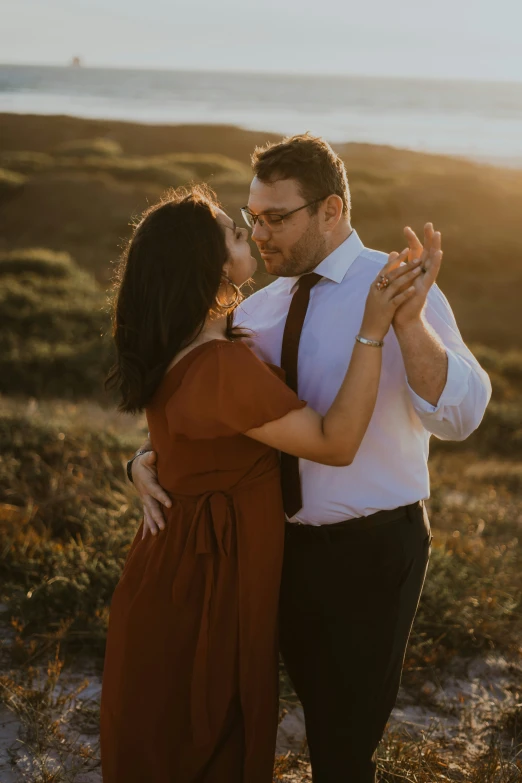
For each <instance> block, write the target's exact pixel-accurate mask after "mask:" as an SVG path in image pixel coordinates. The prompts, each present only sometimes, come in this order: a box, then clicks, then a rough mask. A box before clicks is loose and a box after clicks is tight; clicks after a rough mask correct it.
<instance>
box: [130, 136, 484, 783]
mask: <svg viewBox="0 0 522 783" xmlns="http://www.w3.org/2000/svg"><path fill="white" fill-rule="evenodd" d="M253 171H254V175H255V176H254V179H253V181H252V184H251V188H250V197H249V200H248V206H247V207H245V208H244V210H243V215H244V217H245V220H246V221H247V223H248V224H249V225H250V226H251V227H252V237H253V239H254V241H255V242H256V244H257V246H258V248H259V250H260V253H261V256H262V258H263V260H264V262H265V265H266V268H267V271H268V272H270V273H271V274H274V275H278V276H279V279H278V280H276V281H275V282H274V283H272V284H271V285H269V286H268V287H266V288H264V289H262V290H261V291H258V292H257V293H255V294H254V295H253V296H251V297H250V298H249V299H247V300H246V301H245V302H244V303H243V305H242V306H241V308H240V310H239V311H238V313H237V316H238V317H237V319H236V322H237V323H238V324H239V325H241V326H244V327H248V328H249V329H251V330H252V338H251V345H252V348H253V349H254V350H255V352H256V353H257V355H258V356H259V357H260V358H261V359H263V360H265V361H269V362H271V363H273V364H280V365H281V366H282V367H283V368H284V369H286V370H287V379H288V382H289V383H291V385H293V386H294V387H295V388H296V390H297V391H298V393H299V396H300V397H301V399H304V400H306V401H307V402H308V403H309V404H310V405H311V406H312V407H313V408H315V410H317V411H318V412H319V413H325V412H326V410H327V409H328V407H329V406H330V404H331V402H332V400H333V399H334V397H335V395H336V393H337V391H338V388H339V386H340V384H341V381H342V378H343V376H344V373H345V371H346V367H347V365H348V363H349V360H350V355H351V351H352V345H353V341H354V339H355V337H356V335H357V330H358V327H359V325H360V323H361V317H362V313H363V309H364V302H365V297H366V292H367V291H368V286H369V284H370V282H371V280H372V279H373V278H374V277H375V275H376V272H378V269H379V267H382V266H383V265H384V263H385V262H386V255H385V254H384V253H380V252H377V251H374V250H368V249H366V248H365V247H364V246H363V244H362V242H361V240H360V239H359V237H358V235H357V233H356V232H355V230H353V229H352V226H351V223H350V194H349V188H348V181H347V177H346V171H345V167H344V164H343V162H342V161H341V160H340V158H339V157H338V156H337V155H335V153H334V152H333V150H332V149H331V148H330V147H329V145H328V144H326V142H324V141H323V140H321V139H316V138H312V137H311V136H309V135H304V136H297V137H293V138H290V139H286V140H284V141H283V142H281V143H279V144H275V145H271V146H269V147H267V148H265V149H258V150H256V152H255V154H254V156H253ZM332 195H334V196H335V198H331V196H332ZM405 233H406V236H407V238H408V244H409V246H410V253H411V255H412V256H419V255H420V254H421V253H423V247H422V246H421V244H420V242H419V240H418V239H417V237H416V236H415V234H414V233H413V231H411V229H406V230H405ZM439 243H440V234H439V233H438V232H434V231H433V227H432V226H431V224H427V226H426V228H425V247H424V255H423V258H424V259H427V258H428V253H427V251H429V249H430V248H433V247H434V246H435V247H437V246H438V245H439ZM423 271H424V272H425V274H424V275H420V276H419V278H418V279H417V281H416V282H415V287H416V292H415V295H414V296H413V297H412V298H411V299H410V300H409V302H408V303H407V304H405V305H404V306H403V307H401V308H400V310H399V311H398V312H397V315H396V318H395V320H394V324H393V327H394V328H393V331H390V333H389V334H388V336H387V338H386V340H385V345H384V348H383V349H382V350H383V365H382V373H381V383H380V390H379V396H378V400H377V405H376V408H375V412H374V415H373V418H372V422H371V424H370V426H369V429H368V432H367V434H366V436H365V438H364V441H363V443H362V446H361V448H360V450H359V452H358V454H357V456H356V458H355V460H354V462H353V463H352V464H351V465H350V466H348V467H329V466H325V465H318V464H315V463H312V462H309V461H307V460H299V464H297V460H296V459H295V458H293V457H289V456H288V455H282V483H283V495H284V500H285V511H286V514H287V520H288V521H287V531H286V544H285V563H284V569H283V580H282V588H281V612H280V617H281V626H280V629H281V630H280V639H281V650H282V654H283V657H284V660H285V663H286V666H287V669H288V672H289V674H290V677H291V679H292V681H293V683H294V686H295V688H296V691H297V694H298V696H299V698H300V699H301V702H302V704H303V708H304V713H305V720H306V731H307V738H308V744H309V748H310V757H311V762H312V771H313V779H314V781H315V783H341V781H346V783H370V782H371V781H374V780H375V770H376V763H375V752H376V748H377V745H378V743H379V741H380V739H381V737H382V734H383V731H384V728H385V725H386V722H387V720H388V718H389V715H390V713H391V710H392V709H393V706H394V703H395V700H396V696H397V692H398V688H399V684H400V678H401V671H402V666H403V661H404V654H405V650H406V644H407V641H408V637H409V634H410V630H411V625H412V622H413V618H414V616H415V612H416V609H417V605H418V601H419V598H420V594H421V591H422V586H423V583H424V578H425V574H426V569H427V564H428V559H429V553H430V545H431V533H430V526H429V522H428V519H427V516H426V512H425V509H424V505H423V502H422V501H423V500H424V499H425V498H427V497H428V496H429V477H428V468H427V457H428V443H429V438H430V434H434V435H436V436H437V437H439V438H442V439H445V440H463V439H464V438H466V437H468V435H469V434H470V433H471V432H472V431H473V430H474V429H475V428H476V427H477V426H478V425H479V423H480V421H481V419H482V416H483V414H484V410H485V408H486V405H487V403H488V401H489V397H490V394H491V386H490V383H489V379H488V377H487V375H486V374H485V372H484V371H483V370H482V369H481V367H480V366H479V364H478V363H477V361H476V360H475V358H474V357H473V355H472V354H471V353H470V351H469V350H468V349H467V348H466V346H465V345H464V343H463V341H462V338H461V336H460V333H459V331H458V328H457V325H456V322H455V319H454V317H453V314H452V312H451V309H450V307H449V304H448V302H447V301H446V299H445V297H444V295H443V294H442V293H441V291H440V290H439V289H438V288H437V287H436V286H434V287H433V288H432V289H431V291H429V289H430V279H429V278H430V274H431V273H432V272H433V270H431V272H430V269H429V262H428V261H426V263H425V265H424V270H423ZM312 272H313V273H315V274H314V275H310V274H309V273H312ZM303 276H304V277H303ZM383 284H384V285H386V280H384V281H383ZM428 291H429V295H428ZM368 350H379V348H378V347H376V346H369V347H368ZM292 368H293V369H292ZM295 376H297V377H295ZM145 448H150V444H145ZM154 459H155V456H154V454H153V453H149V454H145V455H142V456H140V457H138V458H137V459H136V460H135V462H134V464H133V466H132V467H131V470H132V472H133V477H134V482H135V484H136V487H137V489H138V491H139V492H140V495H141V496H142V498H143V502H144V506H145V517H146V523H147V524H148V526H149V527H150V529H151V530H152V531H153V532H156V528H157V526H158V527H162V525H163V522H162V519H161V511H159V504H158V502H157V501H158V500H159V501H161V502H165V503H168V498H167V496H166V494H165V493H163V492H162V490H161V489H160V488H159V486H158V485H157V483H156V482H155V478H154Z"/></svg>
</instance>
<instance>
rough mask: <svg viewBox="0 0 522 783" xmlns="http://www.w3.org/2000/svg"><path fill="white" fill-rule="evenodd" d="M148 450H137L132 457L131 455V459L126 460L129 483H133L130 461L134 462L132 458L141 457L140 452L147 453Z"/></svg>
mask: <svg viewBox="0 0 522 783" xmlns="http://www.w3.org/2000/svg"><path fill="white" fill-rule="evenodd" d="M149 451H151V449H143V450H142V451H138V452H136V454H135V455H134V457H132V458H131V459H130V460H129V461H128V462H127V478H128V479H129V481H130V483H131V484H134V481H133V480H132V463H133V462H134V460H135V459H136V457H141V455H142V454H148V453H149Z"/></svg>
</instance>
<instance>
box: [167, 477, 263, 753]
mask: <svg viewBox="0 0 522 783" xmlns="http://www.w3.org/2000/svg"><path fill="white" fill-rule="evenodd" d="M276 473H278V471H274V474H276ZM269 475H270V474H264V475H262V476H259V477H258V478H256V479H254V480H252V481H251V482H249V483H248V484H245V483H243V484H242V485H241V490H245V488H248V487H249V486H252V485H255V484H258V483H262V482H264V481H267V479H268V478H269ZM169 494H170V496H171V497H172V498H173V499H177V498H180V499H181V498H183V500H184V501H186V500H187V498H188V497H189V496H187V495H176V494H174V493H169ZM235 494H236V493H234V491H233V490H232V491H229V492H222V491H214V492H206V493H205V494H204V495H198V496H197V499H196V498H195V499H196V501H197V502H196V507H195V510H194V517H193V520H192V524H191V527H190V531H189V534H188V537H187V541H186V544H185V549H184V552H183V556H182V559H181V562H180V564H179V567H178V569H177V573H176V578H175V579H174V582H173V585H172V600H173V603H174V605H175V606H180V607H181V606H183V605H184V603H185V599H186V591H185V590H181V589H180V588H179V586H180V585H189V584H190V576H191V572H192V569H193V567H194V559H193V555H196V557H197V558H199V557H204V558H205V561H204V574H205V576H204V580H205V581H204V584H205V587H204V598H203V609H202V614H201V622H200V625H199V634H198V640H197V644H196V653H195V656H194V666H193V669H192V681H191V686H190V711H191V724H192V734H193V740H194V744H195V746H196V747H201V746H204V745H206V744H208V743H209V742H210V741H211V740H212V733H211V727H210V719H209V710H208V690H209V688H208V676H209V675H208V663H209V659H208V650H209V634H210V620H211V612H212V595H213V591H214V575H215V565H216V557H217V556H219V557H229V555H230V551H231V546H232V537H233V536H234V535H235V526H236V518H237V515H236V509H235V506H234V495H235ZM238 557H239V551H238ZM238 570H239V573H240V572H241V569H240V568H238ZM187 589H188V588H187ZM239 628H240V630H241V609H240V610H239ZM239 638H240V640H241V633H240V636H239Z"/></svg>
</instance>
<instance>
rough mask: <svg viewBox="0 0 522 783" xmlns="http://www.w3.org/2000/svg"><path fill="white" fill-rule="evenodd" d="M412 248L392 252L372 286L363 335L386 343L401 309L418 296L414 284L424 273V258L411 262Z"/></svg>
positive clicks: (362, 330) (366, 308)
mask: <svg viewBox="0 0 522 783" xmlns="http://www.w3.org/2000/svg"><path fill="white" fill-rule="evenodd" d="M408 252H409V248H406V249H405V250H403V251H402V253H390V255H389V256H388V261H387V263H386V264H385V266H384V267H383V268H382V270H381V271H380V272H379V274H378V275H377V277H376V278H375V280H374V281H373V283H372V284H371V286H370V290H369V292H368V296H367V298H366V307H365V310H364V316H363V321H362V324H361V336H362V337H366V338H367V339H369V340H382V339H383V338H384V337H385V335H386V334H387V332H388V330H389V328H390V325H391V323H392V321H393V318H394V316H395V313H396V311H397V309H398V308H399V307H400V306H401V305H402V304H404V303H405V302H407V301H408V299H410V298H411V297H412V296H413V295H414V294H415V287H414V285H413V284H414V282H415V279H416V278H417V277H418V276H419V274H421V266H422V261H421V259H415V260H414V261H409V262H407V263H403V262H406V259H407V258H408Z"/></svg>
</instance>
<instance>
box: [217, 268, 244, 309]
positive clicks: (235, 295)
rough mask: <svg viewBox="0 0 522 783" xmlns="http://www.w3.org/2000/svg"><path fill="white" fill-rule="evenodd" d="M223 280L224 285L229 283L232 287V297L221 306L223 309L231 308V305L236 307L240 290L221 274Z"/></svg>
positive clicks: (239, 297) (239, 298)
mask: <svg viewBox="0 0 522 783" xmlns="http://www.w3.org/2000/svg"><path fill="white" fill-rule="evenodd" d="M223 280H224V281H225V283H226V285H229V286H231V287H232V288H233V289H234V299H233V301H232V302H226V303H224V304H221V307H223V308H224V309H225V310H231V309H232V308H233V307H237V306H238V304H239V303H240V301H241V291H240V290H239V286H237V285H236V284H235V283H233V282H232V280H230V279H229V278H228V277H227V276H226V275H223Z"/></svg>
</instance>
